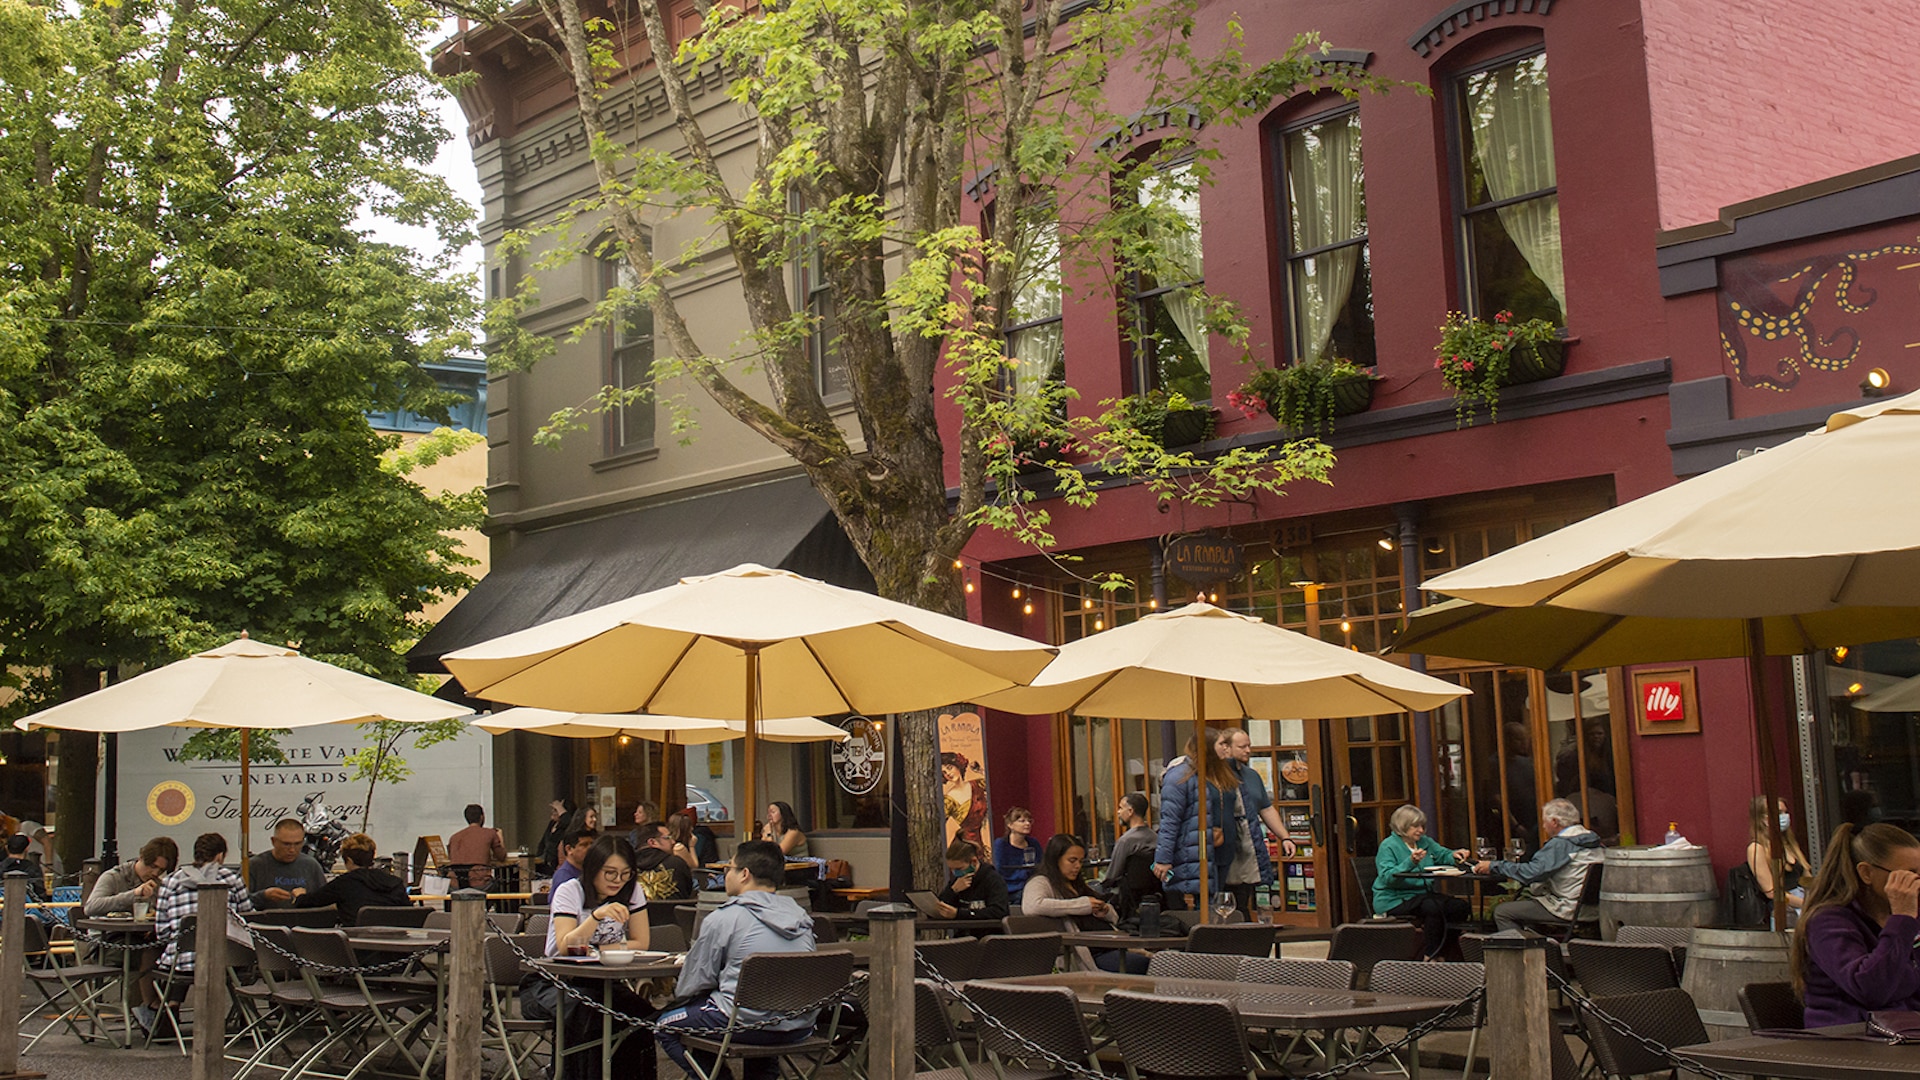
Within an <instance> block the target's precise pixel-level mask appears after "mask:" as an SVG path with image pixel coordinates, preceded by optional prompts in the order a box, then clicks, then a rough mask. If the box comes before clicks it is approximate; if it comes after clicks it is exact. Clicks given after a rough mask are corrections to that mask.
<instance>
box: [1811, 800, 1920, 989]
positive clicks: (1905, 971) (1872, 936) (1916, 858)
mask: <svg viewBox="0 0 1920 1080" xmlns="http://www.w3.org/2000/svg"><path fill="white" fill-rule="evenodd" d="M1917 942H1920V840H1915V839H1914V838H1913V835H1912V834H1911V833H1909V832H1907V831H1906V830H1905V829H1902V828H1900V827H1898V826H1896V825H1888V824H1886V823H1884V822H1876V823H1875V824H1872V825H1868V826H1867V827H1865V828H1863V829H1860V830H1858V831H1856V830H1855V829H1854V827H1853V826H1852V825H1842V826H1840V828H1838V829H1836V830H1835V831H1834V834H1833V839H1832V840H1831V841H1829V842H1828V843H1827V848H1826V858H1825V860H1824V865H1822V866H1821V868H1820V875H1819V876H1818V877H1816V878H1815V879H1814V881H1813V884H1812V885H1811V886H1810V887H1808V889H1807V903H1806V907H1805V908H1803V909H1802V915H1801V917H1800V929H1799V932H1798V933H1796V934H1794V935H1793V986H1794V989H1795V990H1796V991H1798V992H1799V993H1800V997H1801V1000H1803V1001H1804V1002H1805V1003H1806V1025H1807V1026H1808V1027H1824V1026H1826V1025H1828V1024H1858V1023H1861V1022H1862V1021H1864V1020H1866V1018H1867V1014H1868V1013H1870V1012H1873V1011H1875V1010H1878V1009H1920V953H1916V951H1915V944H1916V943H1917Z"/></svg>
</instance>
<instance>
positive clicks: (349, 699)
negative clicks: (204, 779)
mask: <svg viewBox="0 0 1920 1080" xmlns="http://www.w3.org/2000/svg"><path fill="white" fill-rule="evenodd" d="M472 711H473V710H471V709H468V708H466V707H464V706H460V705H455V704H453V703H452V702H448V701H443V700H441V699H440V698H436V697H431V696H429V695H427V694H422V693H417V692H415V691H413V690H409V689H407V688H406V687H404V686H395V685H394V684H392V683H388V682H381V681H380V680H379V679H375V678H372V677H370V676H367V675H362V674H360V673H359V672H356V671H348V670H347V669H345V668H340V667H335V666H333V665H332V664H328V663H324V662H322V661H319V660H313V659H310V658H308V657H305V656H301V655H300V651H299V650H298V649H291V648H288V647H287V646H284V645H269V644H267V643H266V642H264V641H254V640H252V639H250V638H247V637H245V636H242V637H240V638H238V639H236V640H234V641H229V642H227V643H226V644H225V645H222V646H220V647H219V648H217V649H209V650H207V651H206V652H203V653H196V654H194V655H193V656H189V657H187V658H186V659H184V660H176V661H174V662H173V663H171V664H168V665H166V666H165V667H159V668H155V669H153V670H152V671H147V672H142V673H141V674H139V675H136V676H134V677H133V678H131V679H128V680H126V681H125V682H119V683H114V684H113V685H111V686H107V687H104V688H102V689H100V690H96V691H94V692H93V693H91V694H87V695H85V696H84V697H79V698H75V699H74V700H72V701H67V702H62V703H61V704H59V705H55V706H53V707H52V708H48V709H42V710H40V711H39V712H37V713H34V714H32V715H30V716H25V717H22V718H21V719H20V720H19V721H17V723H18V725H19V726H20V727H22V728H27V729H31V728H36V727H49V728H56V729H59V730H63V731H101V732H124V731H145V730H146V729H148V728H156V727H221V728H238V729H240V757H241V767H240V804H241V805H242V806H251V805H253V801H252V797H251V794H250V791H249V788H250V783H249V781H250V779H251V777H250V773H251V771H252V770H250V769H248V768H247V765H248V764H249V762H248V761H247V756H248V754H247V741H248V740H247V732H248V730H249V729H251V728H297V727H316V726H318V725H321V724H360V723H369V722H372V721H375V720H400V721H408V722H424V721H428V720H448V719H452V718H453V717H456V716H465V715H467V714H468V713H470V712H472ZM247 832H248V828H247V821H246V819H245V818H242V820H241V823H240V861H241V866H242V867H243V868H244V867H245V865H246V861H247ZM242 872H243V873H244V872H245V871H244V869H243V871H242Z"/></svg>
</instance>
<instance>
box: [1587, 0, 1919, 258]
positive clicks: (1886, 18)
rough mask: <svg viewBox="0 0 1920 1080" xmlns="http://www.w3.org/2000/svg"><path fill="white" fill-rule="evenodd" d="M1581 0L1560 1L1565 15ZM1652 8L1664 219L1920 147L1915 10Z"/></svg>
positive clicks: (1763, 5) (1712, 0) (1683, 4)
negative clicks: (1577, 0)
mask: <svg viewBox="0 0 1920 1080" xmlns="http://www.w3.org/2000/svg"><path fill="white" fill-rule="evenodd" d="M1574 6H1575V5H1574V4H1571V3H1569V4H1565V5H1558V4H1556V5H1555V7H1554V16H1553V17H1554V18H1555V19H1558V18H1559V17H1560V14H1561V12H1562V11H1565V12H1566V13H1568V14H1571V13H1572V11H1573V8H1574ZM1579 6H1582V7H1585V6H1588V5H1585V4H1581V5H1579ZM1592 6H1595V7H1602V8H1612V9H1616V10H1618V9H1620V8H1622V7H1626V6H1627V5H1622V4H1596V5H1592ZM1639 8H1640V13H1639V17H1640V18H1641V19H1642V20H1644V23H1645V36H1646V51H1647V55H1646V70H1647V77H1648V79H1649V81H1650V84H1651V87H1652V93H1651V100H1652V118H1653V134H1654V139H1653V150H1654V171H1655V175H1656V177H1657V179H1658V184H1659V201H1660V227H1661V228H1663V229H1677V228H1681V227H1683V226H1687V225H1695V224H1699V223H1701V222H1705V221H1712V220H1714V219H1715V218H1717V217H1718V216H1719V214H1720V210H1721V208H1722V207H1724V206H1727V205H1729V204H1732V203H1737V202H1743V201H1745V200H1748V199H1755V198H1759V197H1760V196H1763V195H1768V194H1771V193H1772V192H1776V191H1780V190H1783V189H1786V188H1790V187H1797V186H1799V185H1801V184H1805V183H1809V182H1811V181H1814V180H1821V179H1825V178H1826V177H1829V176H1838V175H1840V174H1841V173H1846V172H1851V171H1853V170H1855V169H1860V168H1865V167H1866V166H1868V165H1874V164H1878V163H1879V162H1882V161H1887V160H1889V159H1891V158H1896V157H1901V156H1904V155H1906V154H1910V153H1913V152H1914V151H1915V150H1916V149H1920V138H1916V132H1920V111H1917V110H1916V105H1915V103H1916V102H1920V68H1916V67H1915V65H1914V64H1913V56H1914V54H1915V53H1916V52H1920V23H1916V22H1915V20H1914V17H1913V15H1914V12H1913V9H1912V8H1911V7H1910V6H1909V5H1906V4H1899V3H1891V2H1888V0H1878V2H1867V3H1858V4H1846V5H1818V4H1812V5H1806V4H1781V3H1778V2H1777V0H1641V2H1640V4H1639ZM1890 147H1905V148H1906V149H1904V150H1894V151H1893V152H1889V148H1890Z"/></svg>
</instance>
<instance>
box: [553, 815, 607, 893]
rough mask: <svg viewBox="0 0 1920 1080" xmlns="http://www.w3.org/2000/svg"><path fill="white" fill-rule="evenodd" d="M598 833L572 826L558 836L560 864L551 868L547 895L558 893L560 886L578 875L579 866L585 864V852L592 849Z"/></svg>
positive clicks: (598, 835)
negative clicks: (549, 887)
mask: <svg viewBox="0 0 1920 1080" xmlns="http://www.w3.org/2000/svg"><path fill="white" fill-rule="evenodd" d="M598 839H600V834H599V833H598V832H597V831H595V830H593V829H587V828H579V827H576V828H573V829H569V830H567V834H566V835H565V836H563V837H561V838H560V865H559V866H556V867H554V868H553V885H552V886H551V891H550V892H549V894H548V895H552V894H553V893H558V892H559V891H560V886H562V885H565V884H566V883H567V882H569V881H573V880H574V879H576V878H578V877H579V876H580V867H581V866H582V865H584V864H585V862H586V858H587V852H589V851H591V850H593V842H594V841H595V840H598Z"/></svg>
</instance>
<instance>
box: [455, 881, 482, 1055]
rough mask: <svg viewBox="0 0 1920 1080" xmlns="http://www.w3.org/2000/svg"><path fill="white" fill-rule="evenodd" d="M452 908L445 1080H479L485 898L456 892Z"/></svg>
mask: <svg viewBox="0 0 1920 1080" xmlns="http://www.w3.org/2000/svg"><path fill="white" fill-rule="evenodd" d="M449 903H450V906H451V907H452V908H453V944H452V947H451V949H450V950H449V951H448V953H447V961H446V962H447V965H448V969H447V1017H446V1019H447V1075H446V1080H480V1038H481V1035H482V1031H481V1009H482V1007H483V1005H482V997H483V995H484V994H485V992H486V991H485V985H486V978H487V959H486V947H487V894H486V893H484V892H481V891H480V890H479V889H460V890H458V891H456V892H455V893H454V894H453V899H452V900H451V901H450V902H449Z"/></svg>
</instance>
